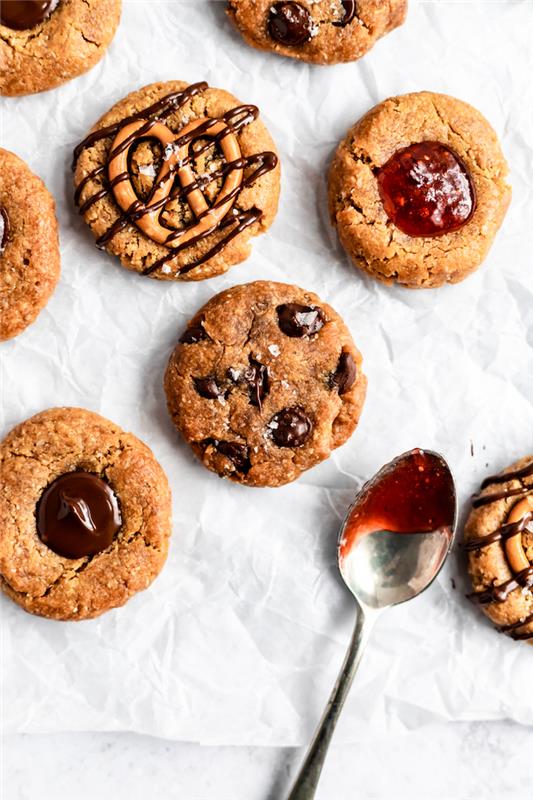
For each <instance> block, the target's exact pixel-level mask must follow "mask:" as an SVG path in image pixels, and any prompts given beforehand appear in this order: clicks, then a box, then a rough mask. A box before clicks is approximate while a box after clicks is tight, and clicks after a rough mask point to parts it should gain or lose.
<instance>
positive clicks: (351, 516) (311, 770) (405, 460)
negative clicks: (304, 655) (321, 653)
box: [289, 449, 457, 800]
mask: <svg viewBox="0 0 533 800" xmlns="http://www.w3.org/2000/svg"><path fill="white" fill-rule="evenodd" d="M456 525H457V496H456V491H455V484H454V480H453V476H452V473H451V470H450V468H449V466H448V464H447V463H446V461H445V459H444V458H443V456H441V455H439V454H438V453H434V452H432V451H430V450H419V449H416V450H410V451H409V452H407V453H404V454H403V455H401V456H398V458H395V459H394V460H393V461H391V462H390V463H389V464H386V465H385V466H384V467H383V468H382V469H380V471H379V472H378V473H377V474H376V475H375V476H374V477H373V478H372V479H371V480H370V481H368V483H365V485H364V486H363V488H362V489H361V490H360V491H359V492H358V494H357V496H356V498H355V501H354V503H353V505H352V506H351V507H350V509H349V511H348V514H347V516H346V519H345V520H344V523H343V525H342V527H341V530H340V534H339V543H338V562H339V569H340V572H341V575H342V577H343V579H344V582H345V583H346V585H347V586H348V588H349V589H350V591H351V592H352V594H353V595H354V598H355V601H356V605H357V608H358V614H357V618H356V623H355V629H354V632H353V636H352V640H351V642H350V646H349V648H348V652H347V653H346V657H345V659H344V664H343V666H342V668H341V671H340V674H339V677H338V678H337V682H336V684H335V686H334V688H333V692H332V693H331V695H330V698H329V700H328V704H327V706H326V710H325V712H324V714H323V717H322V720H321V722H320V724H319V726H318V729H317V731H316V733H315V736H314V738H313V741H312V742H311V745H310V747H309V750H308V751H307V755H306V758H305V761H304V763H303V765H302V767H301V769H300V772H299V774H298V777H297V778H296V782H295V783H294V786H293V788H292V790H291V793H290V795H289V800H312V798H314V796H315V793H316V789H317V786H318V781H319V779H320V773H321V771H322V766H323V764H324V761H325V758H326V754H327V751H328V747H329V743H330V741H331V738H332V736H333V731H334V729H335V725H336V724H337V720H338V718H339V716H340V713H341V711H342V707H343V705H344V701H345V700H346V697H347V696H348V692H349V690H350V687H351V685H352V682H353V679H354V676H355V673H356V671H357V668H358V666H359V663H360V661H361V656H362V654H363V650H364V646H365V645H366V643H367V641H368V638H369V636H370V631H371V630H372V627H373V625H374V622H375V620H376V618H377V617H378V615H379V614H380V613H381V612H382V611H383V610H385V609H387V608H390V607H391V606H395V605H398V603H404V602H405V601H406V600H412V599H413V598H414V597H416V596H417V595H419V594H420V593H421V592H423V591H424V590H425V589H427V587H428V586H429V585H430V584H431V583H432V582H433V581H434V580H435V578H436V577H437V575H438V574H439V572H440V570H441V569H442V567H443V565H444V562H445V561H446V557H447V555H448V553H449V552H450V549H451V546H452V544H453V539H454V535H455V528H456Z"/></svg>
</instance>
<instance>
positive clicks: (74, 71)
mask: <svg viewBox="0 0 533 800" xmlns="http://www.w3.org/2000/svg"><path fill="white" fill-rule="evenodd" d="M120 11H121V0H1V2H0V94H2V95H11V96H13V95H23V94H32V93H33V92H43V91H45V90H46V89H52V88H54V87H55V86H60V85H61V84H62V83H65V82H66V81H69V80H71V79H72V78H76V77H77V76H78V75H82V74H83V73H84V72H87V71H88V70H89V69H91V67H94V65H95V64H97V63H98V61H100V59H101V58H102V57H103V55H104V53H105V52H106V50H107V47H108V45H109V44H110V42H111V40H112V38H113V36H114V34H115V31H116V29H117V26H118V23H119V20H120Z"/></svg>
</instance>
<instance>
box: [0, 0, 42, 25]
mask: <svg viewBox="0 0 533 800" xmlns="http://www.w3.org/2000/svg"><path fill="white" fill-rule="evenodd" d="M54 7H55V3H54V0H2V2H1V3H0V23H1V24H2V25H5V26H6V28H11V30H15V31H27V30H30V28H35V26H36V25H39V23H40V22H44V20H45V19H46V18H47V17H48V16H49V15H50V14H51V13H52V11H53V10H54Z"/></svg>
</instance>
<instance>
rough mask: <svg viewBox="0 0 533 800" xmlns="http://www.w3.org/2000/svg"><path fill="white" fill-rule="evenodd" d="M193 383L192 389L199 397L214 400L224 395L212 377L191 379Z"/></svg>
mask: <svg viewBox="0 0 533 800" xmlns="http://www.w3.org/2000/svg"><path fill="white" fill-rule="evenodd" d="M193 381H194V388H195V389H196V391H197V392H198V394H199V395H200V397H205V398H206V399H207V400H216V399H217V398H219V397H223V395H224V392H223V391H222V389H221V388H220V386H219V385H218V383H217V381H216V378H215V376H214V375H206V377H205V378H193Z"/></svg>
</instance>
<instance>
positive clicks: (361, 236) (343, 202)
mask: <svg viewBox="0 0 533 800" xmlns="http://www.w3.org/2000/svg"><path fill="white" fill-rule="evenodd" d="M507 173H508V167H507V163H506V161H505V158H504V156H503V153H502V151H501V148H500V145H499V142H498V139H497V136H496V134H495V132H494V130H493V129H492V128H491V126H490V124H489V123H488V122H487V120H486V119H485V118H484V117H483V116H482V115H481V114H480V112H479V111H477V110H476V109H475V108H473V107H472V106H470V105H468V104H467V103H464V102H462V101H461V100H456V99H455V98H453V97H448V96H447V95H442V94H434V93H432V92H419V93H416V94H406V95H402V96H399V97H392V98H390V99H388V100H385V101H384V102H383V103H380V104H379V105H378V106H376V107H375V108H373V109H372V110H371V111H369V112H368V114H366V116H364V117H363V118H362V119H361V120H360V121H359V122H357V123H356V124H355V125H354V126H353V128H351V129H350V130H349V131H348V134H347V136H346V138H345V139H344V140H343V141H342V142H341V143H340V145H339V147H338V149H337V152H336V155H335V157H334V159H333V163H332V165H331V169H330V174H329V209H330V216H331V221H332V223H333V225H335V226H336V228H337V232H338V235H339V238H340V241H341V244H342V245H343V247H344V248H345V250H346V251H347V253H348V255H349V256H350V258H351V259H352V260H353V262H354V264H355V265H356V266H357V267H359V268H360V269H361V270H363V271H364V272H366V273H368V274H369V275H371V276H372V277H374V278H378V279H379V280H381V281H384V282H386V283H392V282H397V283H399V284H402V285H404V286H408V287H411V288H426V287H428V288H430V287H435V286H441V285H442V284H445V283H458V282H459V281H462V280H463V279H464V278H466V277H467V275H469V274H470V273H471V272H474V270H476V269H477V268H478V267H479V265H480V264H481V263H482V261H483V260H484V259H485V257H486V255H487V253H488V251H489V249H490V247H491V244H492V241H493V239H494V237H495V235H496V232H497V231H498V229H499V227H500V225H501V223H502V221H503V218H504V216H505V213H506V211H507V208H508V206H509V203H510V200H511V188H510V186H509V185H508V183H507V181H506V176H507Z"/></svg>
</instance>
